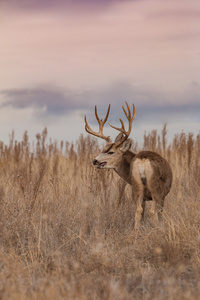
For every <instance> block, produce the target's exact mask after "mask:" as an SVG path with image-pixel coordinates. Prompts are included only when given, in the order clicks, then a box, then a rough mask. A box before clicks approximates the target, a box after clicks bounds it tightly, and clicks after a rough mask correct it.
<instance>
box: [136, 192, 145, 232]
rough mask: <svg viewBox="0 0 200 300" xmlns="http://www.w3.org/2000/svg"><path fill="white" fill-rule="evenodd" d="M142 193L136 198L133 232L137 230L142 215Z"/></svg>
mask: <svg viewBox="0 0 200 300" xmlns="http://www.w3.org/2000/svg"><path fill="white" fill-rule="evenodd" d="M143 210H144V208H143V193H139V194H138V196H137V208H136V213H135V230H138V229H139V226H140V221H141V218H142V215H143Z"/></svg>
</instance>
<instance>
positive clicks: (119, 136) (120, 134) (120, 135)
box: [114, 132, 123, 144]
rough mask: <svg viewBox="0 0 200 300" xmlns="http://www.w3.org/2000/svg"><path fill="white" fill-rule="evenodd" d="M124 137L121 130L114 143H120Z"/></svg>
mask: <svg viewBox="0 0 200 300" xmlns="http://www.w3.org/2000/svg"><path fill="white" fill-rule="evenodd" d="M122 138H123V133H121V132H120V133H119V134H118V136H117V137H116V139H115V142H114V143H115V144H116V143H118V142H121V140H122Z"/></svg>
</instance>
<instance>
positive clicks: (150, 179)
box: [85, 102, 172, 229]
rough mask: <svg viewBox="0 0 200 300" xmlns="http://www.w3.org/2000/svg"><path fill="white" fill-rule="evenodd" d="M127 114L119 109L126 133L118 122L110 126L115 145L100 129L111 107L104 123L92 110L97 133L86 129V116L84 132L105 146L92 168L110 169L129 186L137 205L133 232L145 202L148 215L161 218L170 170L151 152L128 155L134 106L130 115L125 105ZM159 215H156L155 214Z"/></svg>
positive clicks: (169, 180)
mask: <svg viewBox="0 0 200 300" xmlns="http://www.w3.org/2000/svg"><path fill="white" fill-rule="evenodd" d="M126 106H127V111H126V110H125V108H124V106H122V109H123V111H124V114H125V116H126V118H127V120H128V124H129V126H128V130H127V131H126V130H125V126H124V122H123V121H122V119H119V120H120V122H121V128H118V127H115V126H112V125H111V124H109V123H108V124H109V125H110V126H111V127H112V128H114V129H116V130H118V131H120V133H119V135H118V136H117V137H116V139H115V141H114V143H112V141H111V139H110V137H109V136H105V135H104V134H103V126H104V124H105V123H106V121H107V119H108V116H109V112H110V105H109V106H108V111H107V114H106V117H105V119H104V120H103V119H100V118H99V116H98V114H97V107H96V106H95V116H96V119H97V121H98V123H99V132H94V131H93V130H92V129H91V128H90V126H89V125H88V122H87V119H86V116H85V130H86V131H87V132H88V133H90V134H92V135H94V136H96V137H100V138H101V139H104V140H105V141H106V142H107V143H106V146H105V147H104V149H103V151H102V152H101V153H100V154H99V155H98V156H97V157H96V158H95V159H94V160H93V164H94V165H96V166H97V168H98V169H113V170H114V171H115V172H116V173H117V174H119V176H121V177H122V178H123V179H124V180H125V181H126V182H128V183H129V184H130V185H131V186H132V195H133V199H134V201H136V203H137V208H136V213H135V229H138V228H139V225H140V221H141V218H143V217H144V209H145V202H146V201H152V206H151V210H150V214H152V215H153V216H154V217H155V216H156V217H155V219H157V216H158V215H159V218H160V217H161V212H162V208H163V205H164V199H165V196H166V195H167V194H168V193H169V191H170V188H171V184H172V170H171V167H170V165H169V163H168V162H167V161H166V160H165V159H164V158H163V157H161V156H160V155H159V154H158V153H156V152H152V151H141V152H139V153H138V154H135V153H133V152H131V151H130V150H129V149H130V147H131V139H129V138H128V137H129V135H130V133H131V128H132V122H133V120H134V117H135V106H134V104H133V114H132V115H131V110H130V108H129V105H128V104H127V102H126ZM157 212H158V213H157Z"/></svg>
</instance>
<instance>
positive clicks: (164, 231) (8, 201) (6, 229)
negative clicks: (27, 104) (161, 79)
mask: <svg viewBox="0 0 200 300" xmlns="http://www.w3.org/2000/svg"><path fill="white" fill-rule="evenodd" d="M166 134H167V128H166V125H164V127H163V130H162V132H161V136H160V135H159V134H158V132H157V131H156V130H154V131H152V132H151V133H149V134H147V133H145V136H144V149H149V150H154V151H157V152H159V153H161V154H162V155H164V156H165V157H166V158H167V159H168V160H169V162H170V164H171V166H172V168H173V173H174V182H173V186H172V190H171V192H170V194H169V195H168V197H167V199H166V202H165V208H164V213H163V223H162V224H159V226H158V227H154V228H152V227H150V226H142V227H141V230H140V233H139V234H138V235H136V233H135V231H134V210H135V203H133V202H132V198H131V189H130V187H129V186H128V185H125V184H124V182H123V181H122V179H120V178H119V177H118V176H117V175H116V174H114V173H113V172H112V171H106V170H97V169H95V168H94V167H93V166H92V160H93V157H94V156H95V155H96V154H97V153H98V152H99V146H98V144H97V141H96V139H92V138H90V137H89V136H88V137H87V138H84V137H83V136H80V138H79V140H78V141H77V142H76V144H70V143H68V142H66V143H64V142H61V144H60V146H58V145H57V143H52V142H50V144H47V142H46V139H47V130H46V129H44V131H43V132H42V134H37V135H36V144H35V146H34V148H32V147H31V146H30V142H29V139H28V134H27V132H25V134H24V137H23V140H22V141H21V142H17V141H15V140H14V133H13V134H12V135H11V138H10V143H9V145H8V146H7V145H4V144H3V143H0V168H1V173H0V299H17V300H18V299H26V300H27V299H82V300H89V299H92V300H93V299H102V300H103V299H106V300H107V299H116V300H124V299H145V300H146V299H149V300H150V299H151V300H152V299H166V300H168V299H176V300H178V299H180V300H182V299H190V300H191V299H199V297H200V284H199V282H200V267H199V264H200V214H199V211H200V161H199V153H200V152H199V151H200V135H197V136H196V137H194V135H193V134H192V133H190V134H188V135H186V134H184V133H181V134H180V135H176V136H175V137H174V140H173V142H172V144H171V145H167V139H166ZM137 147H138V146H137V145H135V148H137Z"/></svg>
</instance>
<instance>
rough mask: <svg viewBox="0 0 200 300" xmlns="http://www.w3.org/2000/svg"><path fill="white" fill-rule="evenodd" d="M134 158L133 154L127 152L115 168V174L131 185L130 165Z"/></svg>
mask: <svg viewBox="0 0 200 300" xmlns="http://www.w3.org/2000/svg"><path fill="white" fill-rule="evenodd" d="M134 156H135V154H134V153H133V152H131V151H127V152H126V153H125V154H123V155H122V160H121V162H120V164H119V165H118V166H117V168H115V172H116V173H117V174H118V175H119V176H120V177H121V178H123V179H124V180H125V181H126V182H128V183H129V184H131V176H130V163H131V161H132V159H133V157H134Z"/></svg>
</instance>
